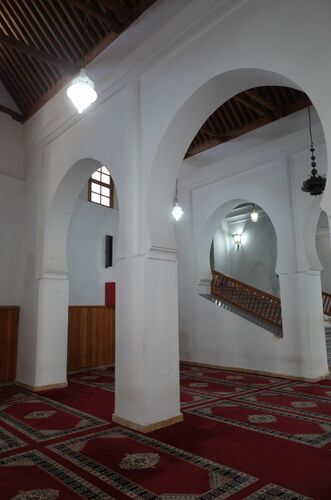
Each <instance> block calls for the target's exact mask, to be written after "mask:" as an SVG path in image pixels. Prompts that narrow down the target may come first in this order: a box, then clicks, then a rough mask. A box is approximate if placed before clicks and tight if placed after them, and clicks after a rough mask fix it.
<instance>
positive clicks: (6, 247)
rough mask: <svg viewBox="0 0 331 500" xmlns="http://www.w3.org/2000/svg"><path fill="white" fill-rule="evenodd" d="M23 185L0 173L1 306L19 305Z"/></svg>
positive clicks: (23, 203)
mask: <svg viewBox="0 0 331 500" xmlns="http://www.w3.org/2000/svg"><path fill="white" fill-rule="evenodd" d="M24 188H25V183H24V181H22V180H19V179H16V178H14V177H9V176H6V175H3V174H0V305H9V304H12V305H19V304H20V298H21V286H22V258H23V251H22V244H23V228H24V209H25V198H24Z"/></svg>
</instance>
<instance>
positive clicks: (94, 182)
mask: <svg viewBox="0 0 331 500" xmlns="http://www.w3.org/2000/svg"><path fill="white" fill-rule="evenodd" d="M88 199H89V201H92V202H93V203H97V204H98V205H103V206H105V207H110V208H114V182H113V179H112V178H111V175H110V173H109V171H108V169H107V167H105V166H102V167H100V168H98V170H96V171H95V172H93V174H92V176H91V177H90V180H89V189H88Z"/></svg>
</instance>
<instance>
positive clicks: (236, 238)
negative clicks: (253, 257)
mask: <svg viewBox="0 0 331 500" xmlns="http://www.w3.org/2000/svg"><path fill="white" fill-rule="evenodd" d="M241 237H242V234H240V233H236V234H233V235H232V238H233V241H234V244H235V245H236V247H237V250H239V247H240V245H241Z"/></svg>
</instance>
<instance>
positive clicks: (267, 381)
mask: <svg viewBox="0 0 331 500" xmlns="http://www.w3.org/2000/svg"><path fill="white" fill-rule="evenodd" d="M185 376H187V377H189V378H200V377H203V379H204V380H205V381H210V382H222V381H224V382H231V383H233V384H236V385H248V386H250V387H256V388H260V387H265V388H266V387H272V386H274V385H278V384H282V383H284V382H287V381H284V380H282V379H278V378H273V377H267V376H265V375H258V374H252V373H236V372H229V371H225V370H216V369H214V370H212V369H210V368H209V369H207V370H203V371H201V370H200V371H196V370H193V371H191V372H186V373H185Z"/></svg>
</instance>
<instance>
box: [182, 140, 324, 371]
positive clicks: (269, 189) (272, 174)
mask: <svg viewBox="0 0 331 500" xmlns="http://www.w3.org/2000/svg"><path fill="white" fill-rule="evenodd" d="M285 143H286V144H287V146H286V148H284V144H285ZM298 150H299V151H298ZM317 150H318V158H319V165H320V168H321V172H323V171H324V168H325V161H326V158H325V150H324V149H323V145H320V146H319V147H318V148H317ZM270 155H271V156H272V157H273V161H272V162H270V161H269V162H267V163H264V161H265V159H267V158H268V159H270ZM185 163H186V162H185ZM188 163H189V162H188ZM243 165H245V167H244V166H243ZM231 167H232V168H233V170H232V168H231ZM231 170H232V171H231ZM307 170H309V149H308V145H307V143H306V142H305V137H304V135H301V133H300V132H298V133H295V134H292V135H290V136H287V137H284V138H280V139H278V140H276V141H272V142H270V143H269V144H265V145H263V146H262V147H261V146H259V147H257V148H254V149H252V150H250V151H249V152H246V153H241V154H239V155H236V156H234V157H232V158H227V159H226V160H224V161H220V162H217V163H215V164H212V165H210V166H206V167H204V168H203V169H200V171H198V170H197V169H194V168H189V167H187V168H184V169H183V171H182V175H181V176H180V184H179V185H180V190H179V195H180V202H182V204H183V207H184V210H185V216H184V217H183V220H182V221H181V224H180V225H178V226H177V228H176V235H177V243H178V246H179V252H178V267H179V273H178V274H179V305H180V315H179V318H180V323H179V331H180V350H181V358H182V359H185V360H190V361H197V362H202V363H211V364H216V365H221V366H230V367H231V366H233V367H242V368H249V369H255V370H262V371H269V372H274V373H280V374H287V375H297V376H298V375H301V376H311V377H313V376H317V374H318V369H319V366H320V367H321V366H323V370H324V367H325V359H324V358H325V338H323V335H324V329H323V315H322V307H321V288H320V278H319V271H318V269H317V268H315V267H314V262H311V259H310V256H309V255H308V256H307V255H306V247H305V241H304V240H305V233H306V232H307V218H308V216H309V215H310V214H315V216H316V217H317V218H316V224H317V219H318V216H319V213H320V209H319V205H318V202H320V197H319V199H317V200H316V199H315V200H312V198H311V197H310V196H309V195H307V194H305V193H302V192H301V184H302V181H303V179H304V178H305V176H306V173H307ZM238 171H240V175H238ZM217 176H218V179H219V180H217ZM210 179H213V181H214V182H210ZM231 199H232V200H234V203H235V204H234V206H236V205H238V204H239V203H240V202H242V201H251V200H254V202H255V203H256V204H257V205H259V206H261V207H262V208H263V209H264V210H265V211H266V212H267V214H268V216H269V217H270V219H271V221H272V223H273V226H274V228H275V230H276V234H277V244H278V261H277V266H276V272H279V273H280V290H281V300H282V319H283V333H284V337H283V338H282V339H276V338H275V337H274V336H273V335H272V334H271V333H270V332H268V331H266V330H263V329H261V328H260V327H257V326H256V325H254V324H252V323H249V322H247V321H246V320H244V319H242V318H240V317H238V316H236V315H234V314H233V313H231V312H230V311H227V310H224V309H223V308H218V307H217V306H215V304H213V303H211V302H209V301H207V300H206V299H203V298H202V297H200V296H199V293H201V292H204V293H206V292H207V288H206V287H205V285H204V284H205V282H204V278H206V277H208V273H207V267H208V263H209V248H210V238H211V235H212V234H214V232H213V231H212V225H210V224H211V223H210V222H209V221H210V220H212V221H214V224H216V226H217V224H219V219H218V221H217V217H215V216H214V215H215V214H216V216H217V214H218V213H221V212H219V210H218V206H219V205H220V204H223V205H224V206H227V202H229V201H230V200H231ZM238 201H239V202H238ZM228 211H229V210H227V211H225V212H224V213H223V216H225V215H226V214H227V213H228ZM215 219H216V221H215ZM208 224H209V226H208ZM294 225H295V226H296V227H295V228H294ZM308 225H309V224H308ZM206 227H207V230H206V229H205V228H206ZM309 227H310V233H311V235H312V237H313V239H314V241H315V231H316V225H315V226H314V224H310V226H309ZM214 231H215V229H214ZM206 234H207V235H209V237H207V238H206ZM266 237H267V236H266V235H264V236H263V238H266ZM204 238H206V244H205V243H204ZM207 240H208V241H207ZM274 242H275V240H273V243H274ZM269 243H270V242H269ZM225 246H226V245H225ZM223 247H224V245H223ZM192 248H193V252H192ZM264 248H265V245H264ZM190 249H191V257H189V254H190ZM240 251H241V250H240ZM240 251H239V252H238V253H237V254H236V255H237V256H238V259H239V257H240V255H239V253H240ZM192 253H193V256H192ZM204 253H206V255H204ZM231 264H232V265H233V264H234V262H233V259H230V265H231ZM230 265H229V267H230ZM230 269H231V268H230ZM312 270H313V271H312ZM314 338H315V340H314ZM315 347H317V348H316V351H314V349H315ZM312 360H314V363H316V364H315V366H313V363H312ZM317 360H318V362H317ZM318 363H319V365H318Z"/></svg>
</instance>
